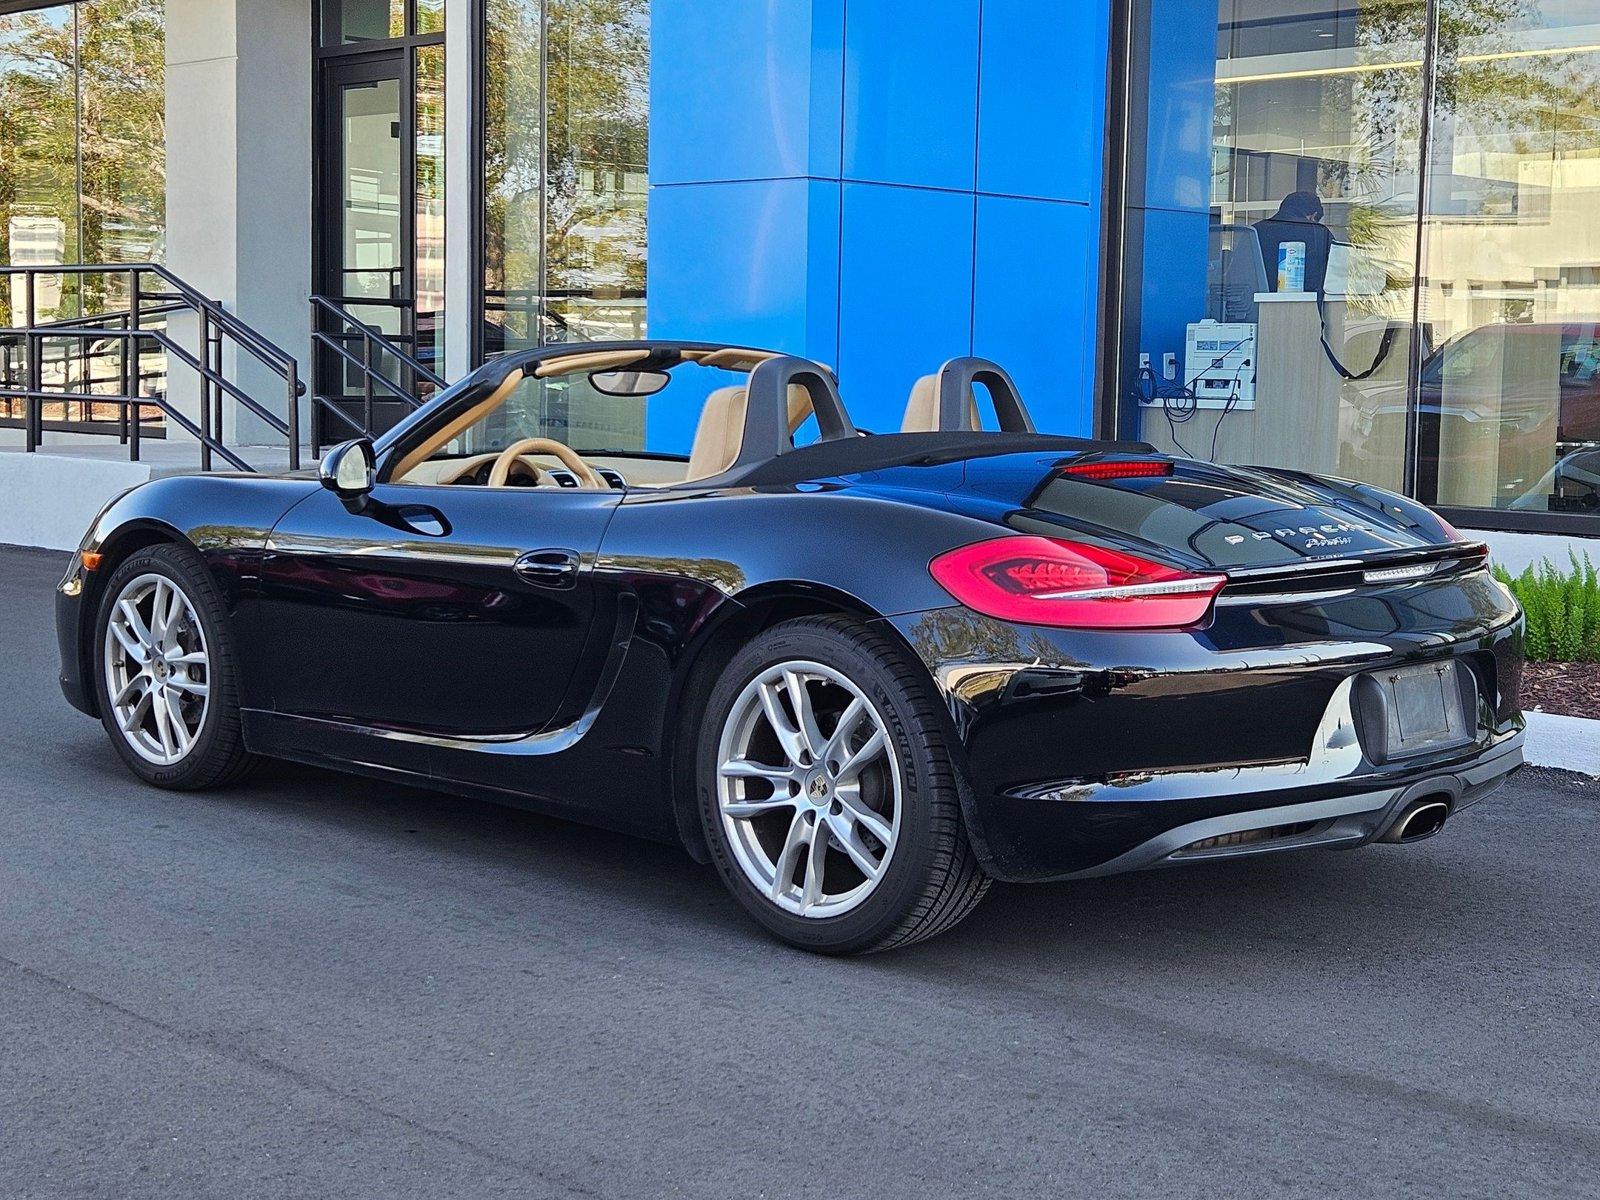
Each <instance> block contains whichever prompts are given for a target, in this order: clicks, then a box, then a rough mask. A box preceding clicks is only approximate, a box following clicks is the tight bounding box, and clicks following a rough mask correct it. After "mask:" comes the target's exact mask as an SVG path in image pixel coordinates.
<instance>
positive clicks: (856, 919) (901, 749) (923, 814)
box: [696, 617, 989, 954]
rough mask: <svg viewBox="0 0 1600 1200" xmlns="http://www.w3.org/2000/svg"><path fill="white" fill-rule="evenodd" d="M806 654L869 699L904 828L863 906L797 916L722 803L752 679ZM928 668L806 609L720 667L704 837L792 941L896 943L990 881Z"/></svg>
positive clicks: (707, 733)
mask: <svg viewBox="0 0 1600 1200" xmlns="http://www.w3.org/2000/svg"><path fill="white" fill-rule="evenodd" d="M790 661H809V662H813V663H817V664H820V665H822V666H825V667H828V668H830V669H832V670H833V671H836V672H838V673H839V674H840V675H843V676H844V677H845V678H847V679H848V680H850V682H851V683H852V684H853V685H854V686H855V687H856V688H858V689H859V690H860V691H861V693H862V694H863V695H864V696H865V697H866V698H867V699H868V700H870V701H871V703H872V704H873V706H874V707H875V708H876V709H877V711H878V714H879V715H880V716H881V717H882V719H883V722H884V724H885V726H886V728H887V733H888V737H887V743H888V745H889V748H890V751H891V752H892V753H893V754H895V755H896V756H898V762H899V764H900V766H901V778H902V780H903V783H902V789H903V793H902V798H901V806H902V807H901V818H900V822H901V823H900V829H899V833H898V836H897V840H896V843H895V847H894V852H893V855H892V856H891V857H890V859H889V864H888V867H887V869H886V870H885V871H884V874H883V875H882V877H881V879H880V880H879V881H878V883H877V885H876V887H875V888H874V890H872V891H871V892H870V893H869V894H868V895H867V896H866V898H865V900H863V901H862V902H861V903H860V904H859V905H858V906H857V907H855V908H853V909H851V910H850V911H847V912H843V913H841V914H840V915H838V916H831V917H827V916H824V917H815V916H810V917H808V916H801V915H798V914H797V913H791V912H789V911H787V910H786V909H784V908H782V907H780V906H779V905H778V904H777V903H775V902H774V901H773V900H771V899H769V897H768V896H767V895H766V894H764V893H763V892H762V891H761V890H760V889H759V888H758V887H757V885H756V882H755V881H753V880H752V879H751V878H750V877H749V876H748V875H747V874H746V873H745V869H744V868H743V867H741V866H740V864H739V861H738V859H737V858H736V856H735V851H734V848H733V846H732V845H731V844H730V840H729V835H728V832H727V830H726V829H725V828H724V825H723V821H722V815H721V811H720V807H719V801H718V765H719V763H718V759H719V745H720V742H721V739H722V733H723V729H724V726H725V724H726V723H727V722H728V720H729V719H730V717H731V716H732V715H733V711H734V708H735V705H736V703H737V701H738V698H739V696H740V694H741V693H742V692H743V691H744V689H745V688H746V686H747V685H749V684H750V682H751V681H752V680H754V679H756V678H758V677H759V676H761V675H762V674H763V672H765V671H768V670H770V669H772V668H774V667H776V666H777V665H778V664H781V663H786V662H790ZM920 672H921V668H920V667H917V666H915V665H913V664H912V663H910V662H908V661H907V657H906V656H905V655H904V654H903V653H902V652H901V650H900V649H899V647H898V646H896V645H895V643H894V642H892V641H891V640H890V639H889V638H888V637H886V636H884V635H883V634H881V633H878V632H875V631H873V630H872V629H871V628H869V627H867V626H865V625H863V624H861V623H859V622H856V621H852V620H849V619H846V618H843V617H805V618H800V619H797V620H793V621H787V622H785V623H783V624H781V625H777V626H774V627H773V628H771V629H768V630H766V631H764V632H763V633H761V634H760V635H759V636H757V637H756V638H755V639H753V640H752V641H751V642H750V644H749V645H747V646H746V647H745V648H744V649H743V650H741V651H740V652H739V653H738V654H737V655H736V656H735V657H734V659H733V661H732V662H730V663H729V664H728V666H727V668H726V669H725V670H724V671H723V673H722V676H721V678H720V679H719V680H718V681H717V684H716V686H715V687H714V688H713V689H712V692H711V695H710V697H709V700H708V702H707V705H706V712H705V717H704V719H703V722H702V725H701V728H700V736H699V739H698V744H697V759H696V769H697V773H696V780H697V791H698V800H699V803H698V808H699V811H700V819H701V824H702V826H703V828H704V830H705V835H706V841H707V843H708V845H709V846H710V849H711V858H712V861H713V862H714V863H715V864H716V867H717V870H718V872H719V873H720V874H721V876H722V879H723V882H724V883H725V884H726V885H727V887H728V890H729V891H730V892H732V894H733V896H734V898H735V899H736V900H737V901H738V902H739V904H740V905H742V906H743V907H744V909H745V911H747V912H748V913H749V914H750V915H751V916H752V917H754V918H755V919H756V920H757V921H758V922H760V923H761V924H762V925H763V926H765V927H766V928H767V929H768V930H769V931H770V932H772V933H773V934H775V935H777V936H778V937H779V938H781V939H782V940H783V941H785V942H788V943H789V944H790V945H792V946H797V947H799V948H801V949H804V950H811V951H815V952H818V953H824V954H860V953H868V952H873V951H878V950H889V949H893V948H895V947H898V946H904V945H908V944H909V943H911V942H916V941H920V940H922V939H924V938H929V937H933V936H934V935H936V934H939V933H942V932H944V931H945V930H947V929H949V928H951V927H952V926H954V925H955V924H957V923H958V922H959V921H961V920H962V919H963V918H964V917H966V915H967V914H968V913H970V912H971V911H972V910H973V909H974V908H975V907H977V905H978V902H979V901H981V900H982V899H983V896H984V894H985V892H987V891H988V888H989V878H988V876H987V875H985V874H984V872H983V869H982V867H981V866H980V865H979V863H978V859H977V856H976V854H975V853H974V852H973V849H972V846H971V843H970V842H969V841H968V838H967V834H966V829H965V827H964V825H963V822H962V819H961V804H960V799H959V794H958V790H957V789H958V786H959V785H958V781H957V777H956V768H955V766H954V764H953V763H952V762H951V758H950V751H949V747H948V745H947V743H946V735H945V732H944V725H943V723H942V722H941V719H940V714H939V711H938V709H937V707H936V704H937V701H936V699H935V697H934V695H933V692H932V688H931V687H930V685H929V682H928V681H927V680H926V678H922V677H919V674H920Z"/></svg>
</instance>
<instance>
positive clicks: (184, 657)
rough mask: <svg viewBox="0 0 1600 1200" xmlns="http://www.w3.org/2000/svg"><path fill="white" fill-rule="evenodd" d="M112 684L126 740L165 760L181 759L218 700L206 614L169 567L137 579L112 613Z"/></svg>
mask: <svg viewBox="0 0 1600 1200" xmlns="http://www.w3.org/2000/svg"><path fill="white" fill-rule="evenodd" d="M105 677H106V691H107V692H108V693H109V697H108V698H109V700H110V703H111V711H112V714H113V715H114V716H115V718H116V722H117V728H118V729H120V730H121V731H122V737H123V740H124V741H126V742H127V743H128V745H129V746H131V747H133V749H134V752H135V753H137V754H138V755H139V756H140V757H141V758H145V759H148V760H149V761H150V762H153V763H155V764H156V765H157V766H163V767H170V766H173V765H174V764H176V763H178V762H181V761H182V760H183V758H184V756H185V755H187V754H188V753H189V751H190V750H191V749H192V748H193V747H194V743H195V739H196V738H198V737H199V736H200V729H201V727H202V726H204V724H205V721H206V712H207V710H208V709H209V707H210V704H211V661H210V659H209V658H208V657H207V655H206V639H205V634H204V633H203V632H202V631H201V629H200V618H199V616H198V615H197V614H196V613H195V610H194V605H193V603H191V601H190V600H189V597H188V596H186V595H184V593H183V589H182V588H180V587H179V586H178V585H177V584H176V583H174V582H173V581H172V580H170V579H168V578H167V577H166V576H165V575H157V574H154V573H151V574H148V575H140V576H138V577H137V578H135V579H133V580H131V581H129V583H128V585H127V586H126V587H124V588H123V589H122V592H121V593H120V594H119V595H118V596H117V599H116V603H115V604H113V605H112V606H111V611H110V616H109V617H108V618H107V621H106V645H105Z"/></svg>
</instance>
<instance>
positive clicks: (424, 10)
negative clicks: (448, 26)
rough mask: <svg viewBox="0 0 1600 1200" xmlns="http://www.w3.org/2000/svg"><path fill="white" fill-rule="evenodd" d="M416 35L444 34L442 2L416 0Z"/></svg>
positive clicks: (436, 0)
mask: <svg viewBox="0 0 1600 1200" xmlns="http://www.w3.org/2000/svg"><path fill="white" fill-rule="evenodd" d="M416 4H417V28H416V32H417V33H418V34H424V33H443V32H444V0H416Z"/></svg>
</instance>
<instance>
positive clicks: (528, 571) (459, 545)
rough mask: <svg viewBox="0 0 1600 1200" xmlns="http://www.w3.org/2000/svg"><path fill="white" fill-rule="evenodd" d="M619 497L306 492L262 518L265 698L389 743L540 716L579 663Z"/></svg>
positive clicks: (541, 492)
mask: <svg viewBox="0 0 1600 1200" xmlns="http://www.w3.org/2000/svg"><path fill="white" fill-rule="evenodd" d="M621 497H622V493H621V492H620V491H616V492H596V491H580V490H577V489H563V488H482V487H437V486H419V485H413V484H398V485H397V484H379V485H378V486H377V487H376V488H375V489H374V490H373V492H372V493H371V494H370V495H369V496H367V497H366V498H365V500H364V501H363V502H360V503H350V502H347V501H345V500H341V499H340V498H339V496H337V495H336V494H335V493H333V492H332V491H327V490H319V491H318V492H317V493H316V494H314V495H312V496H310V497H309V498H308V499H306V500H305V501H304V502H302V503H301V504H299V505H297V506H296V507H295V508H294V509H292V510H291V511H290V512H289V513H288V514H286V515H285V516H284V518H283V519H282V520H281V521H280V522H279V523H278V525H277V526H276V527H275V528H274V529H273V531H272V535H271V538H270V540H269V542H268V546H267V554H266V559H265V562H264V563H263V567H262V574H261V584H260V587H261V612H262V620H263V622H264V623H265V624H266V626H267V628H266V632H267V634H268V636H269V637H270V639H271V641H272V643H273V644H274V645H275V646H276V648H277V649H276V656H277V663H276V669H275V670H274V672H273V707H274V709H275V710H276V712H277V713H278V714H280V715H283V716H288V717H300V718H315V719H319V720H320V721H323V722H334V723H338V724H339V725H341V726H345V727H350V726H355V727H366V728H368V729H370V730H372V731H374V732H375V733H379V734H380V735H381V736H384V737H386V738H387V739H388V740H390V741H394V742H406V741H408V740H409V741H411V742H412V743H417V742H420V741H427V742H438V741H439V740H448V739H475V738H497V737H508V736H522V735H527V734H530V733H534V732H537V731H539V730H541V729H543V728H544V727H545V726H546V725H547V724H548V723H549V722H550V721H551V720H552V719H553V718H554V717H555V716H556V714H557V713H558V712H560V711H561V702H562V698H563V697H564V696H565V695H566V693H567V690H568V688H569V687H571V686H573V684H574V675H575V673H576V672H577V670H578V666H579V663H580V661H582V658H583V654H584V643H585V638H586V635H587V633H588V630H589V626H590V623H591V621H592V620H593V617H594V591H593V584H592V576H591V569H592V566H593V563H594V560H595V557H596V554H597V552H598V549H599V545H600V538H601V535H602V533H603V532H604V531H605V527H606V524H607V522H608V521H609V520H610V518H611V515H612V513H613V512H614V510H615V506H616V504H617V502H618V501H619V500H620V499H621ZM353 732H354V731H353ZM407 734H410V735H420V736H416V737H411V738H409V739H408V738H407V737H406V735H407ZM406 765H407V766H408V767H411V768H413V769H420V768H418V765H417V763H416V762H414V761H408V763H407V764H406Z"/></svg>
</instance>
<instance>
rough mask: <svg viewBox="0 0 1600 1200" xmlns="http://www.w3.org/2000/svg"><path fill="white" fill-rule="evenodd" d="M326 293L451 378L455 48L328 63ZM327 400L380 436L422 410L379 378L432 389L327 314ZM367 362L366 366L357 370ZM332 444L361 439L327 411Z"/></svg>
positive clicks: (325, 435) (322, 285)
mask: <svg viewBox="0 0 1600 1200" xmlns="http://www.w3.org/2000/svg"><path fill="white" fill-rule="evenodd" d="M322 97H323V104H322V126H323V127H322V130H321V141H322V147H323V152H322V155H321V180H320V184H321V186H320V188H319V195H320V202H319V206H318V207H319V209H320V211H319V212H318V214H317V215H318V227H319V247H318V249H319V254H318V291H319V293H320V294H321V295H323V296H325V297H327V298H328V299H329V300H331V301H332V302H333V303H334V304H336V305H338V306H339V307H341V308H343V309H344V310H345V311H346V312H347V313H349V314H350V316H351V317H352V318H353V319H354V320H355V321H357V322H359V323H360V324H361V325H363V326H365V327H367V328H368V329H371V330H373V331H376V332H378V333H381V334H382V335H383V336H384V337H385V338H387V339H388V340H389V341H390V342H392V343H394V344H395V345H396V346H398V347H399V348H400V349H401V350H403V351H405V352H406V353H407V354H408V355H410V356H412V357H413V358H415V359H416V360H417V361H418V362H419V363H420V364H421V365H422V366H424V367H426V368H428V369H430V370H432V371H434V372H435V373H441V372H440V369H441V367H442V361H443V355H442V350H443V346H442V333H443V327H442V316H443V307H444V305H443V292H444V241H445V239H444V47H443V46H418V47H415V48H406V49H396V50H393V51H387V52H384V53H378V54H370V55H361V56H359V57H350V58H339V59H334V60H327V61H324V63H323V65H322ZM318 319H319V320H320V321H322V325H321V328H322V330H323V332H325V333H327V334H329V335H330V336H333V337H334V338H335V340H336V341H337V343H338V345H339V346H341V347H342V348H343V349H344V351H345V352H346V354H348V355H349V357H345V355H341V354H340V353H339V351H338V350H335V349H333V348H332V347H329V346H326V345H324V346H323V347H321V348H320V349H319V352H318V362H317V372H318V378H317V385H318V393H319V394H320V395H322V396H324V397H327V398H328V399H330V400H331V401H332V402H333V403H334V404H335V405H336V406H337V407H338V408H339V409H341V410H342V411H344V412H345V413H347V414H348V415H349V416H350V417H351V418H352V419H353V420H354V421H355V422H356V423H358V424H361V425H366V424H367V423H368V410H369V407H370V417H371V427H372V429H373V432H375V433H376V432H381V431H382V430H385V429H387V428H389V426H391V425H393V424H394V423H395V422H396V421H398V420H399V419H400V418H401V417H402V416H404V415H405V414H406V413H408V412H409V411H410V410H411V406H410V405H409V404H407V403H406V402H405V401H404V400H403V399H402V398H401V397H400V396H398V395H396V391H395V389H394V388H391V387H388V386H386V385H385V384H383V383H381V382H380V383H378V384H376V385H375V386H371V385H370V377H369V375H368V373H367V372H366V371H365V370H364V369H363V367H364V365H365V364H366V362H367V359H368V358H369V357H370V358H371V365H372V366H373V367H374V368H375V369H376V373H378V374H380V375H381V376H383V377H385V378H386V379H387V380H389V381H392V382H393V383H394V384H396V385H398V387H399V388H400V389H403V390H405V391H407V392H409V393H410V394H411V395H413V396H416V397H418V398H426V396H427V395H428V394H429V392H430V390H431V389H430V385H429V384H428V382H427V380H426V379H425V378H421V377H418V375H417V373H416V372H415V371H414V370H412V369H410V368H409V367H408V366H407V365H406V364H405V363H404V362H403V361H401V360H399V359H398V358H396V357H395V356H393V355H391V354H388V353H385V352H383V351H382V350H378V351H373V350H372V349H371V348H370V347H364V346H363V344H362V341H363V339H361V338H360V337H359V336H357V335H358V332H359V331H355V330H352V329H351V328H350V327H349V326H344V327H343V328H340V327H339V326H340V323H339V322H338V321H337V320H333V319H330V318H329V315H328V314H326V313H323V314H320V315H319V317H318ZM352 360H355V361H352ZM317 419H318V421H319V422H320V426H319V431H320V433H321V440H322V441H323V442H324V444H326V443H328V442H338V441H343V440H345V439H346V438H348V437H350V436H351V435H352V433H353V432H354V431H353V429H352V426H351V424H350V422H349V421H346V420H341V419H340V418H339V416H338V415H337V414H335V413H330V412H327V411H325V410H323V409H322V407H321V406H320V405H319V406H318V414H317Z"/></svg>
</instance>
